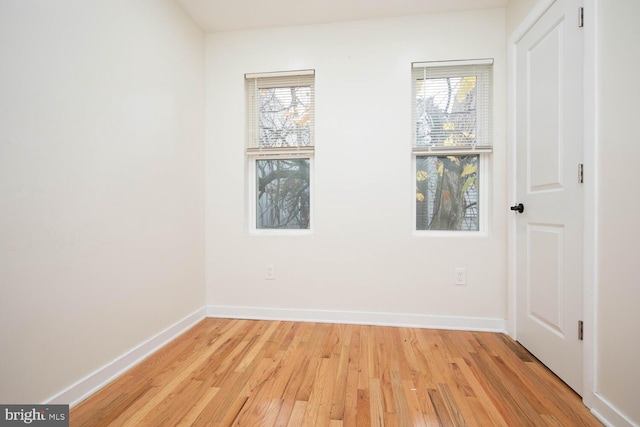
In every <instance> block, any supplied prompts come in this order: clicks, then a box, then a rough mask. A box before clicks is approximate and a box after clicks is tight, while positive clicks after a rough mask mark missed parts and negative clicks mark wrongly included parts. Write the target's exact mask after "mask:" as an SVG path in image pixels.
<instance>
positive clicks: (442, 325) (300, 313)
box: [207, 305, 507, 333]
mask: <svg viewBox="0 0 640 427" xmlns="http://www.w3.org/2000/svg"><path fill="white" fill-rule="evenodd" d="M207 316H208V317H224V318H231V319H252V320H284V321H292V322H320V323H351V324H360V325H379V326H401V327H409V328H432V329H455V330H467V331H487V332H502V333H504V332H505V331H506V329H507V322H506V320H504V319H492V318H482V317H460V316H433V315H424V314H401V313H376V312H360V311H336V310H299V309H283V308H263V307H234V306H217V305H210V306H208V307H207Z"/></svg>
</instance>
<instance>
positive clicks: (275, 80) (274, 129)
mask: <svg viewBox="0 0 640 427" xmlns="http://www.w3.org/2000/svg"><path fill="white" fill-rule="evenodd" d="M314 80H315V71H314V70H302V71H291V72H281V73H261V74H246V75H245V82H246V92H247V153H249V154H251V153H271V154H278V153H279V154H288V153H291V154H304V153H312V152H313V149H314V140H313V139H314V138H313V125H314Z"/></svg>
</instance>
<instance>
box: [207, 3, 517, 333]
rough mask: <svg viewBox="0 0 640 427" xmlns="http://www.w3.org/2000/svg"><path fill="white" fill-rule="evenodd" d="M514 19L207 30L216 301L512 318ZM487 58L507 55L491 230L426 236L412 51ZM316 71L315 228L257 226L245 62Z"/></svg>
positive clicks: (211, 260)
mask: <svg viewBox="0 0 640 427" xmlns="http://www.w3.org/2000/svg"><path fill="white" fill-rule="evenodd" d="M504 25H505V16H504V10H503V9H499V10H489V11H486V10H485V11H475V12H469V13H455V14H443V15H430V16H416V17H408V18H398V19H388V20H375V21H359V22H351V23H338V24H330V25H316V26H301V27H287V28H277V29H266V30H254V31H237V32H226V33H215V34H209V35H207V119H206V121H207V150H208V151H207V260H206V266H207V270H206V271H207V279H206V281H207V302H208V304H209V305H212V306H215V307H214V309H213V310H212V312H213V313H214V314H215V313H227V314H229V313H231V314H233V313H243V314H244V315H248V316H251V315H253V316H260V315H265V314H266V313H276V315H279V316H286V315H287V313H286V312H285V311H279V310H281V309H293V310H299V311H297V312H296V313H297V315H298V317H300V316H299V314H300V313H304V312H305V311H309V310H320V312H314V314H310V315H309V317H313V318H329V317H331V313H332V312H335V311H338V312H362V313H364V314H363V315H362V316H360V317H358V319H359V320H361V321H362V320H364V321H376V320H379V319H380V316H379V314H380V313H392V314H393V316H390V317H386V318H385V319H386V320H387V321H389V322H392V323H402V322H405V323H406V322H407V321H404V320H403V319H405V320H406V319H407V318H406V317H402V316H404V315H408V316H409V319H413V320H415V319H416V317H411V316H414V315H415V316H420V315H430V316H431V315H433V316H438V315H439V316H447V317H449V318H458V317H474V318H480V319H492V320H496V319H497V320H498V321H499V322H498V323H496V324H500V325H503V324H504V323H503V320H504V319H505V316H506V264H505V259H506V243H505V241H506V240H505V239H506V227H505V224H506V215H507V212H508V207H507V202H506V200H505V189H506V183H505V151H506V150H505V129H504V128H505V121H504V116H505V87H506V84H505V52H506V51H505V32H504ZM487 57H490V58H495V68H494V71H495V74H494V79H495V93H494V101H495V110H494V112H495V132H494V145H495V150H494V153H493V155H492V157H491V159H492V161H491V165H490V167H489V174H488V176H489V177H488V178H486V179H487V180H488V184H489V185H488V188H489V190H488V191H489V195H490V201H489V209H488V211H489V212H490V214H491V217H490V220H489V233H488V236H485V237H461V236H458V237H434V236H430V237H416V236H414V235H412V227H413V222H414V214H413V210H412V206H413V204H412V198H413V197H415V180H414V177H413V175H412V157H411V150H410V147H411V143H412V126H411V107H412V102H411V62H413V61H431V60H449V59H468V58H487ZM307 68H313V69H315V70H316V94H317V95H316V114H317V124H316V143H317V148H316V156H315V171H314V173H313V177H312V179H313V195H312V202H313V206H314V207H313V215H314V218H313V221H314V230H313V234H311V235H308V236H296V237H291V236H286V237H284V236H280V237H273V236H271V237H265V236H255V235H249V234H248V231H247V214H246V212H247V205H248V194H247V186H246V181H247V177H246V165H245V157H244V142H245V131H244V116H245V109H244V106H245V102H244V80H243V76H244V73H252V72H266V71H281V70H296V69H307ZM483 178H484V177H483ZM267 262H272V263H274V264H275V268H276V276H277V278H276V280H275V281H266V280H265V279H264V270H265V267H264V265H265V263H267ZM455 267H466V269H467V282H468V285H467V286H455V285H454V284H453V280H454V268H455ZM237 307H248V309H246V310H242V311H240V310H239V309H237ZM271 309H273V310H275V311H269V310H271ZM302 317H304V315H303V316H302ZM337 318H341V317H340V315H337ZM411 321H412V320H409V321H408V322H409V323H410V322H411ZM427 323H428V321H427ZM466 324H467V325H473V323H466Z"/></svg>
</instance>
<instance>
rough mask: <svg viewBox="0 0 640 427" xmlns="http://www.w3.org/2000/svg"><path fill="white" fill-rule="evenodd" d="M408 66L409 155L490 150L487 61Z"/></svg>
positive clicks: (489, 73)
mask: <svg viewBox="0 0 640 427" xmlns="http://www.w3.org/2000/svg"><path fill="white" fill-rule="evenodd" d="M412 66H413V73H412V74H413V94H414V102H415V106H414V107H415V108H414V124H415V134H414V145H413V151H414V153H415V154H420V153H428V152H436V153H437V154H441V153H446V152H451V153H465V152H488V151H491V145H492V141H491V110H492V108H491V97H492V96H491V95H492V80H493V79H492V68H493V59H483V60H472V61H446V62H422V63H414V64H412Z"/></svg>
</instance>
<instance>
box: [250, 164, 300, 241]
mask: <svg viewBox="0 0 640 427" xmlns="http://www.w3.org/2000/svg"><path fill="white" fill-rule="evenodd" d="M309 163H310V162H309V159H278V160H274V159H272V160H256V185H257V188H256V228H258V229H265V228H277V229H308V228H309V216H310V214H309V205H310V200H309Z"/></svg>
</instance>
